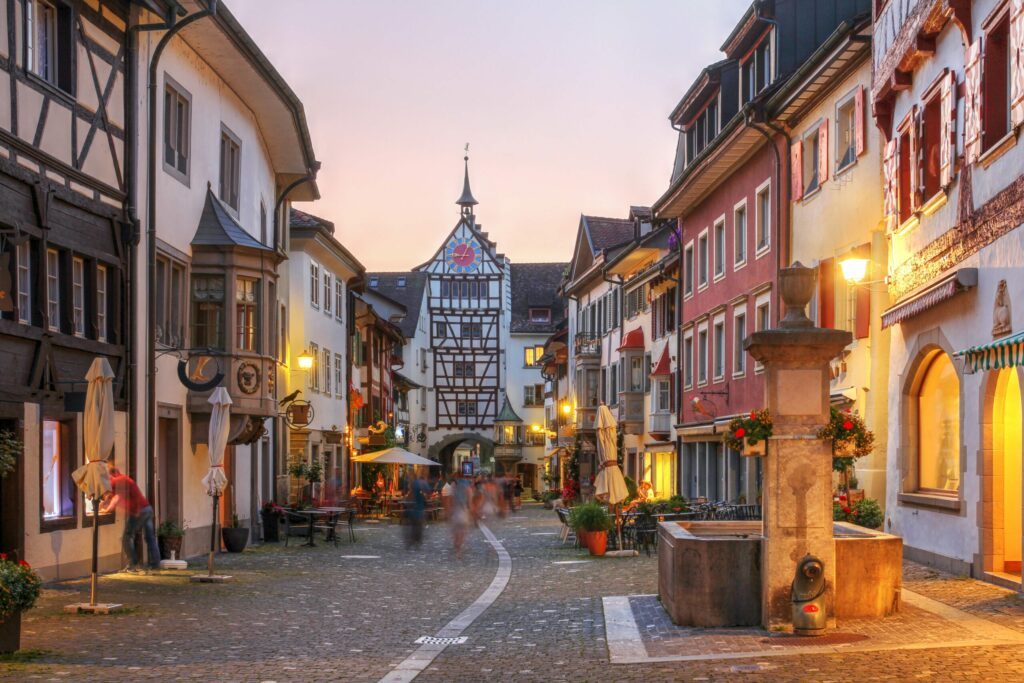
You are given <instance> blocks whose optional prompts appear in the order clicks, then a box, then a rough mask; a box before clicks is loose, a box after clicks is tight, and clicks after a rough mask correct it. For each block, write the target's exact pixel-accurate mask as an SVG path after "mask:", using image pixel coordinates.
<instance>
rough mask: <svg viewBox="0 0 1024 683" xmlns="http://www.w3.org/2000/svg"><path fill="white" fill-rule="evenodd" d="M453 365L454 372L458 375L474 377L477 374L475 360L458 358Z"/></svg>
mask: <svg viewBox="0 0 1024 683" xmlns="http://www.w3.org/2000/svg"><path fill="white" fill-rule="evenodd" d="M452 366H453V367H452V372H453V373H454V374H455V376H456V377H473V376H474V375H475V374H476V364H475V363H474V362H473V361H462V360H457V361H455V362H454V363H453V364H452Z"/></svg>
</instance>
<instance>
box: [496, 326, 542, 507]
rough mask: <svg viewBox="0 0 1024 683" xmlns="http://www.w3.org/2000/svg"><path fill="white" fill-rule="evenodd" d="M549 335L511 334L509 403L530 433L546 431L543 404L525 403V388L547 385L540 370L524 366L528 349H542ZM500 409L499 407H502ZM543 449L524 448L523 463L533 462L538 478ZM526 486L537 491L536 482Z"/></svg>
mask: <svg viewBox="0 0 1024 683" xmlns="http://www.w3.org/2000/svg"><path fill="white" fill-rule="evenodd" d="M548 336H549V335H547V334H519V333H516V334H510V335H509V340H508V347H507V348H508V353H507V355H506V365H507V368H508V371H507V372H508V385H507V391H508V400H509V404H510V405H511V406H512V410H514V411H515V412H516V414H517V415H519V417H520V418H522V420H523V427H524V429H525V430H526V431H527V432H529V431H530V429H531V427H532V426H533V425H540V426H541V428H544V425H545V420H544V404H543V400H542V401H541V404H540V405H535V406H527V405H525V404H524V403H523V398H524V389H525V387H526V385H528V384H531V385H532V384H540V385H543V384H544V378H543V377H542V376H541V369H540V367H536V366H534V367H527V366H526V365H524V361H525V353H526V349H528V348H530V347H534V346H543V345H544V342H545V341H546V340H547V338H548ZM499 410H500V408H499ZM544 454H545V451H544V446H526V445H524V446H523V460H522V462H524V463H533V464H534V465H536V466H537V472H538V477H539V476H540V470H541V468H542V466H543V464H544ZM523 486H525V487H527V488H534V487H535V486H536V482H531V481H524V482H523Z"/></svg>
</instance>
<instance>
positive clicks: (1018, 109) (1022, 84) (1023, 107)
mask: <svg viewBox="0 0 1024 683" xmlns="http://www.w3.org/2000/svg"><path fill="white" fill-rule="evenodd" d="M1022 123H1024V0H1010V125H1011V126H1014V127H1016V126H1019V125H1020V124H1022Z"/></svg>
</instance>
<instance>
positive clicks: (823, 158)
mask: <svg viewBox="0 0 1024 683" xmlns="http://www.w3.org/2000/svg"><path fill="white" fill-rule="evenodd" d="M826 180H828V119H825V120H824V121H822V122H821V126H820V127H819V128H818V185H819V186H820V185H824V184H825V181H826Z"/></svg>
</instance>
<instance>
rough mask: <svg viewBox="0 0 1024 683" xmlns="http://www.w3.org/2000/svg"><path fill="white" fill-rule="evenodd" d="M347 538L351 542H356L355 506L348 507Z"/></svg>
mask: <svg viewBox="0 0 1024 683" xmlns="http://www.w3.org/2000/svg"><path fill="white" fill-rule="evenodd" d="M348 540H349V541H350V542H352V543H355V542H356V510H355V508H349V509H348Z"/></svg>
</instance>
